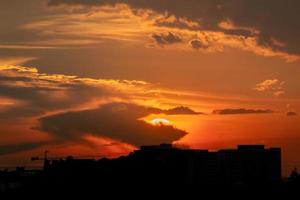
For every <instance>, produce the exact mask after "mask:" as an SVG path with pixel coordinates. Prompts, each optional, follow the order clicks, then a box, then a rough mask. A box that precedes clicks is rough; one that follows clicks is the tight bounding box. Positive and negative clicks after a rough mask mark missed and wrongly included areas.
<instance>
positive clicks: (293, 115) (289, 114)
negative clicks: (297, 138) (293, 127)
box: [286, 112, 298, 117]
mask: <svg viewBox="0 0 300 200" xmlns="http://www.w3.org/2000/svg"><path fill="white" fill-rule="evenodd" d="M297 115H298V113H296V112H287V113H286V116H288V117H295V116H297Z"/></svg>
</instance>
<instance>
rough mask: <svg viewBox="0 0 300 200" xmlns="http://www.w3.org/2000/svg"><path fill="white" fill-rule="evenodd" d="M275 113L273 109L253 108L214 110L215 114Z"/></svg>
mask: <svg viewBox="0 0 300 200" xmlns="http://www.w3.org/2000/svg"><path fill="white" fill-rule="evenodd" d="M268 113H273V111H272V110H252V109H244V108H239V109H223V110H214V111H213V114H219V115H235V114H268Z"/></svg>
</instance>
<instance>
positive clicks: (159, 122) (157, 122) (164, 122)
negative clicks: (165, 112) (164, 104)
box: [150, 118, 172, 126]
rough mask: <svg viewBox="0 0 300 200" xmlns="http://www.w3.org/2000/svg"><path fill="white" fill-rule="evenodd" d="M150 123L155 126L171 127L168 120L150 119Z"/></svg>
mask: <svg viewBox="0 0 300 200" xmlns="http://www.w3.org/2000/svg"><path fill="white" fill-rule="evenodd" d="M150 123H151V124H152V125H155V126H161V125H165V126H171V125H172V123H171V122H170V121H169V120H167V119H163V118H156V119H152V120H151V121H150Z"/></svg>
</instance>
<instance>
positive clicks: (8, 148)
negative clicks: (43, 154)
mask: <svg viewBox="0 0 300 200" xmlns="http://www.w3.org/2000/svg"><path fill="white" fill-rule="evenodd" d="M47 144H48V142H28V143H20V144H8V145H0V156H2V155H7V154H14V153H20V152H23V151H29V150H33V149H35V148H38V147H41V146H44V145H47Z"/></svg>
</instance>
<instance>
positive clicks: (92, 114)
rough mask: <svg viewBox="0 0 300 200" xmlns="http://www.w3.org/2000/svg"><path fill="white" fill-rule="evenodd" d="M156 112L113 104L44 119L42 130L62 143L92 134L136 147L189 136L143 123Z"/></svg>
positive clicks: (141, 107) (41, 121)
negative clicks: (145, 118)
mask: <svg viewBox="0 0 300 200" xmlns="http://www.w3.org/2000/svg"><path fill="white" fill-rule="evenodd" d="M153 111H154V112H159V111H158V109H155V108H147V107H143V106H138V105H135V104H126V103H111V104H106V105H103V106H101V107H100V108H98V109H93V110H85V111H78V112H67V113H63V114H57V115H53V116H49V117H44V118H41V119H40V123H41V125H40V127H39V129H40V130H41V131H45V132H48V133H50V134H52V135H54V136H56V137H57V138H60V139H61V140H68V141H69V140H80V139H81V138H82V136H84V135H85V134H88V133H89V134H94V135H95V136H100V137H108V138H111V139H114V140H118V141H121V142H125V143H128V144H132V145H135V146H140V145H150V144H160V143H171V142H174V141H177V140H179V139H180V138H182V137H183V136H185V135H186V134H187V133H186V132H185V131H182V130H179V129H176V128H174V127H173V126H153V125H151V124H148V123H146V122H144V121H143V120H141V118H143V117H146V116H147V115H149V114H152V113H153Z"/></svg>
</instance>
